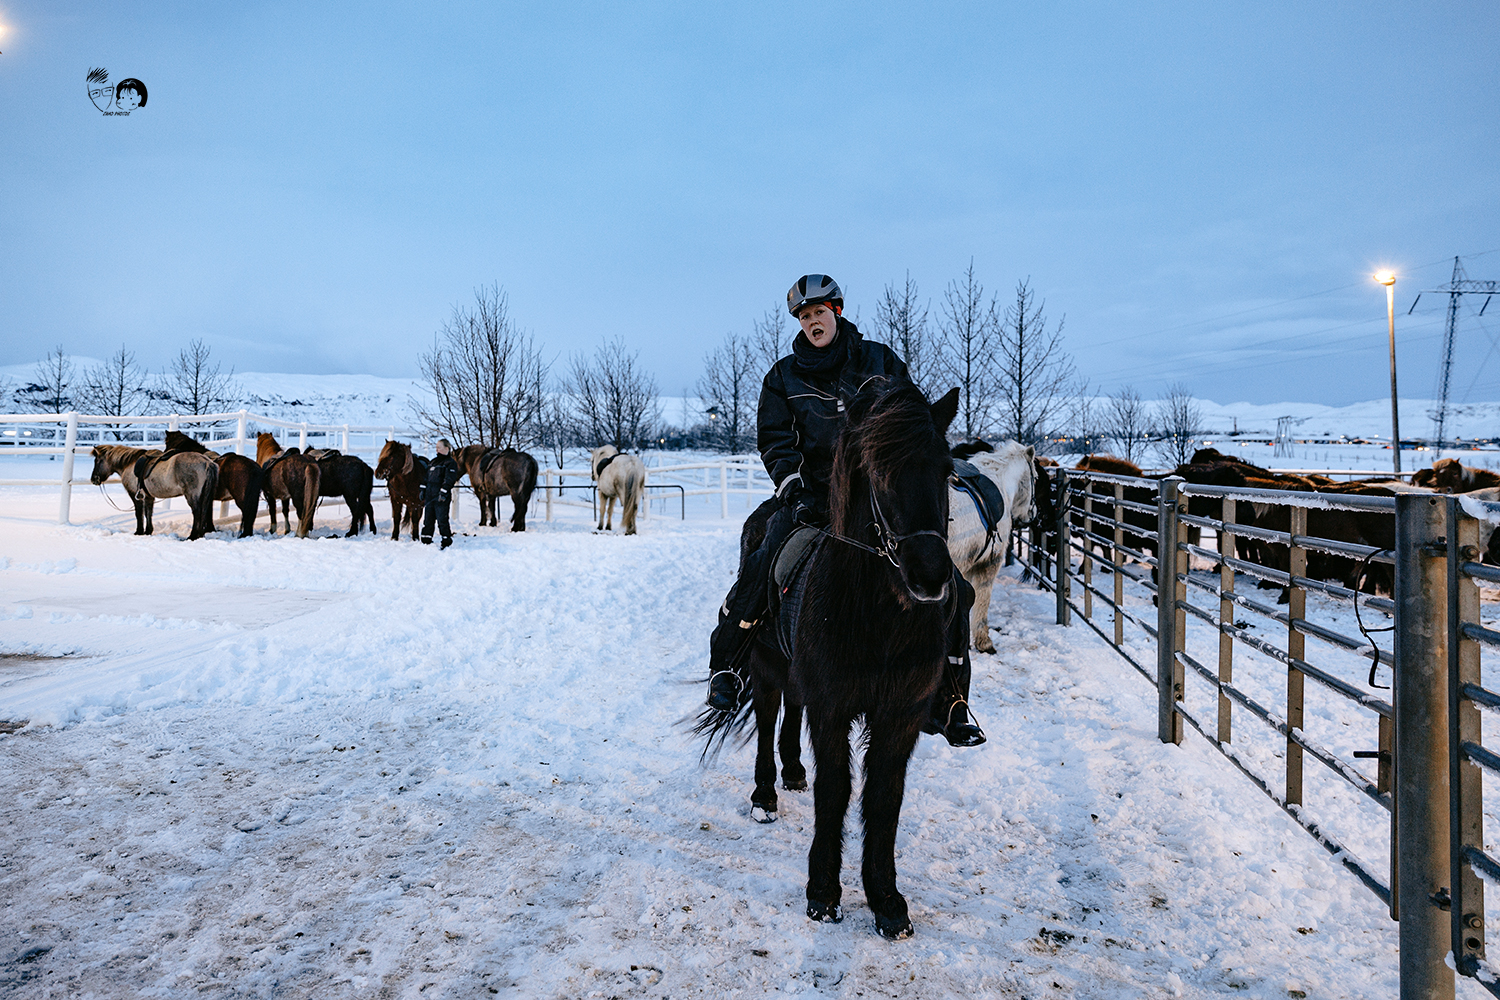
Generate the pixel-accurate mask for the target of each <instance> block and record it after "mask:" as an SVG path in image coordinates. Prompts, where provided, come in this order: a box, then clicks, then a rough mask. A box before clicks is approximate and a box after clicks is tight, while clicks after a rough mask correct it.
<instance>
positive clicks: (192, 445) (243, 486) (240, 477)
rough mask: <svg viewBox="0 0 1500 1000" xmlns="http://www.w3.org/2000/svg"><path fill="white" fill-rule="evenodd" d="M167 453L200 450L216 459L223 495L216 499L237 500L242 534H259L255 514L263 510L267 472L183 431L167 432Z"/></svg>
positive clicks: (245, 459)
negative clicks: (261, 494)
mask: <svg viewBox="0 0 1500 1000" xmlns="http://www.w3.org/2000/svg"><path fill="white" fill-rule="evenodd" d="M167 451H196V452H201V453H202V454H205V455H207V456H208V457H209V458H212V459H213V460H214V461H215V462H217V463H218V465H219V495H218V496H216V497H214V499H215V500H233V501H234V503H235V506H237V507H239V509H240V535H239V537H241V538H249V537H250V536H251V535H253V534H255V514H256V512H257V511H258V510H259V509H260V481H261V478H262V475H263V473H262V472H261V469H260V466H258V465H256V464H255V463H254V462H253V461H251V460H250V459H248V458H246V457H245V456H244V455H236V454H234V453H233V452H230V453H229V454H227V455H220V454H219V453H218V452H216V451H214V450H212V449H210V448H209V447H208V446H206V445H204V444H203V443H202V442H201V441H195V440H193V439H192V438H190V437H188V436H187V435H186V434H184V433H182V432H181V431H167Z"/></svg>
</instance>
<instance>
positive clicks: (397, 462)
mask: <svg viewBox="0 0 1500 1000" xmlns="http://www.w3.org/2000/svg"><path fill="white" fill-rule="evenodd" d="M427 466H428V460H427V459H425V458H423V457H422V456H420V455H417V454H415V453H414V452H413V451H412V448H411V445H409V444H402V443H401V442H400V441H387V442H386V443H385V447H384V448H381V449H380V461H379V462H377V463H376V465H375V476H376V478H378V479H384V480H385V485H386V490H387V491H388V492H389V493H390V495H391V522H392V525H391V541H393V542H395V541H399V540H400V539H401V518H402V516H403V515H402V508H403V507H404V508H405V517H406V522H407V523H408V524H410V525H411V540H412V541H414V542H415V541H416V540H417V529H418V528H419V527H421V522H422V481H423V480H425V479H426V478H427Z"/></svg>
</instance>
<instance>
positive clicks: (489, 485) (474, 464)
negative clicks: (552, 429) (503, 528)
mask: <svg viewBox="0 0 1500 1000" xmlns="http://www.w3.org/2000/svg"><path fill="white" fill-rule="evenodd" d="M453 460H454V461H455V462H457V463H458V469H459V475H460V476H464V475H467V476H468V477H469V485H470V486H472V487H474V497H475V499H477V500H478V501H479V526H480V527H481V528H482V527H484V526H485V525H495V526H497V527H498V526H499V524H500V518H499V517H498V516H496V513H495V503H496V501H497V500H499V498H500V496H501V495H502V494H507V493H508V494H510V502H511V504H512V507H513V512H512V514H511V516H510V530H511V531H525V530H526V506H527V505H528V504H529V503H531V494H532V493H533V492H535V491H536V475H537V465H536V459H534V458H532V457H531V456H530V455H528V454H527V453H526V452H524V451H516V449H514V448H488V447H486V446H484V445H482V444H471V445H468V446H466V447H463V448H460V449H458V450H457V451H455V452H454V453H453Z"/></svg>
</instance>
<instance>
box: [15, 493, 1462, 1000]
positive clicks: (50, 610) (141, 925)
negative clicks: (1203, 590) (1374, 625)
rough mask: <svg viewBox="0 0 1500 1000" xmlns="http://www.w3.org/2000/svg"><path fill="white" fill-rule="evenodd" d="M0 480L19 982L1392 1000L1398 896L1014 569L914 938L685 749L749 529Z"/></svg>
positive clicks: (939, 750) (942, 787) (546, 992)
mask: <svg viewBox="0 0 1500 1000" xmlns="http://www.w3.org/2000/svg"><path fill="white" fill-rule="evenodd" d="M0 495H3V498H4V506H3V512H4V516H3V517H0V653H4V654H6V655H4V656H3V657H0V719H3V720H10V722H11V723H12V724H13V723H15V722H17V721H19V720H23V719H26V720H30V724H29V725H28V726H26V727H25V728H22V729H20V730H19V731H18V732H14V733H13V734H10V735H4V736H0V761H3V762H0V830H3V831H4V833H3V834H0V899H3V908H0V993H8V994H14V995H16V996H27V997H30V996H39V997H41V996H100V997H103V996H111V997H114V996H163V997H174V996H185V995H190V994H191V995H207V996H215V997H271V996H276V997H314V996H315V997H343V996H350V997H359V996H372V997H373V996H391V997H408V996H411V997H415V996H422V997H446V996H452V997H476V996H489V995H495V994H499V995H508V996H527V997H590V996H599V997H625V996H651V997H659V996H660V997H666V996H670V997H725V996H763V995H772V994H774V995H786V996H796V995H806V996H838V997H856V996H865V997H880V996H890V997H894V996H902V997H915V998H929V997H930V998H939V997H943V998H946V997H967V996H995V997H1029V998H1042V997H1067V996H1078V997H1109V998H1114V997H1122V998H1123V997H1141V996H1147V997H1158V996H1160V997H1176V996H1187V997H1206V996H1219V995H1225V994H1229V995H1235V996H1246V997H1260V998H1285V997H1288V996H1289V995H1290V996H1297V995H1300V994H1306V995H1307V996H1309V997H1377V996H1381V997H1383V996H1391V995H1394V993H1395V990H1396V979H1395V968H1396V948H1395V945H1396V929H1395V925H1394V924H1393V923H1391V922H1390V920H1389V918H1388V917H1387V915H1386V913H1385V911H1384V909H1383V907H1382V906H1381V904H1380V903H1379V902H1378V901H1377V900H1376V899H1375V898H1374V897H1373V896H1371V895H1370V894H1369V893H1368V891H1367V890H1365V889H1364V888H1363V887H1362V886H1361V885H1360V884H1359V883H1358V882H1357V881H1355V879H1353V878H1352V877H1350V876H1349V875H1347V874H1345V873H1344V872H1343V871H1342V869H1340V868H1338V867H1337V866H1335V865H1334V864H1333V863H1332V862H1331V861H1330V860H1329V859H1328V857H1327V856H1326V855H1325V853H1324V852H1323V851H1322V849H1321V848H1319V847H1318V846H1317V845H1316V844H1315V843H1314V842H1313V841H1312V840H1311V839H1310V838H1309V837H1307V835H1306V834H1304V833H1302V832H1301V831H1300V830H1299V829H1297V828H1296V827H1295V826H1294V825H1293V824H1292V823H1291V822H1290V821H1289V820H1288V819H1286V818H1285V817H1284V816H1283V815H1282V814H1281V813H1280V812H1279V811H1278V810H1277V809H1276V808H1275V807H1274V806H1272V804H1271V803H1269V802H1268V801H1266V800H1265V799H1264V798H1263V797H1262V796H1261V794H1260V793H1259V792H1258V791H1256V790H1255V789H1254V788H1252V787H1251V786H1250V785H1249V784H1248V783H1246V782H1245V781H1244V780H1243V779H1242V778H1241V777H1240V776H1239V775H1238V774H1237V772H1235V771H1234V770H1233V769H1232V768H1231V767H1230V765H1228V764H1227V763H1226V762H1224V761H1223V760H1222V759H1221V758H1219V757H1218V755H1217V754H1216V753H1215V752H1214V751H1212V750H1211V749H1210V748H1208V747H1207V746H1205V745H1204V744H1203V743H1201V741H1197V740H1196V739H1194V738H1193V737H1189V741H1188V742H1187V743H1186V744H1184V745H1183V746H1182V747H1180V748H1178V747H1167V746H1163V745H1161V744H1160V743H1158V742H1157V739H1156V708H1155V702H1154V694H1153V693H1152V692H1151V690H1150V689H1149V688H1148V687H1147V686H1146V685H1145V684H1144V682H1142V681H1141V680H1140V679H1139V678H1138V677H1137V675H1136V674H1135V673H1134V671H1133V670H1132V669H1131V668H1130V667H1129V666H1128V665H1127V664H1125V663H1124V662H1123V661H1122V660H1120V659H1119V658H1118V657H1117V656H1116V655H1115V654H1113V653H1112V652H1111V651H1109V650H1108V649H1107V647H1105V646H1104V645H1103V644H1102V643H1101V642H1099V641H1098V640H1097V639H1095V638H1094V637H1093V636H1092V634H1091V633H1089V632H1088V631H1087V630H1086V629H1084V628H1082V627H1075V628H1072V629H1062V628H1059V627H1057V626H1055V625H1053V624H1051V621H1052V613H1051V597H1050V596H1049V595H1046V594H1042V593H1039V592H1038V591H1036V590H1035V589H1033V588H1032V587H1031V586H1030V585H1023V584H1021V583H1019V582H1017V581H1015V580H1006V581H1002V584H1001V585H1000V586H998V587H997V588H996V596H995V602H994V608H993V618H992V621H993V624H994V626H995V627H996V628H997V629H998V630H999V632H1000V635H999V637H998V638H997V643H998V645H999V647H1000V652H999V653H998V655H995V656H983V655H980V656H977V657H976V664H975V666H976V674H975V689H976V694H975V699H974V700H975V706H976V710H977V712H978V714H979V715H980V717H981V718H982V721H983V722H984V724H985V725H986V727H987V729H988V731H989V734H990V742H989V743H988V744H987V745H985V746H983V747H981V748H977V749H970V750H953V749H950V748H949V747H947V746H946V745H945V744H943V743H942V742H940V741H938V740H936V739H933V738H924V739H923V741H922V742H921V744H920V745H919V747H918V750H917V754H916V756H915V758H914V760H913V762H912V768H911V778H910V781H909V784H908V795H907V803H906V808H905V811H904V813H903V816H902V825H901V834H900V839H899V843H898V851H899V854H898V864H899V866H900V871H901V876H902V880H903V888H904V891H905V892H906V894H907V896H908V898H909V899H910V901H911V904H912V915H913V919H914V921H915V923H916V929H917V931H916V936H915V937H913V938H912V939H910V940H907V941H903V942H896V943H892V942H888V941H885V940H883V939H881V938H879V937H878V936H877V935H876V934H875V933H874V930H873V922H872V920H871V918H870V917H869V914H868V911H867V910H866V909H865V908H864V906H863V893H862V891H861V888H860V885H859V862H858V857H859V854H858V852H859V828H858V820H857V818H856V817H857V813H854V812H852V813H851V819H850V822H849V830H848V835H849V841H850V848H849V850H848V852H847V857H846V861H845V871H844V882H845V887H846V895H845V902H846V907H847V912H848V917H847V918H846V919H845V921H844V922H843V923H842V924H839V925H823V924H812V923H810V922H808V921H807V920H806V919H805V917H804V916H803V915H802V908H803V905H804V898H803V881H804V871H805V869H804V865H805V857H806V851H807V847H808V844H809V841H810V838H811V811H812V810H811V807H812V803H811V795H810V793H800V794H795V793H785V794H783V797H782V810H783V814H782V815H783V818H782V820H781V822H779V823H776V824H774V825H771V826H760V825H757V824H755V823H754V822H752V821H751V820H750V818H749V816H748V807H749V801H748V796H749V791H750V772H751V754H750V751H749V750H748V749H739V750H734V751H732V752H728V753H726V754H725V755H724V756H723V757H722V758H720V760H719V761H718V762H717V763H715V764H712V765H710V766H702V765H700V763H699V759H698V747H697V746H696V745H695V744H694V743H693V741H692V740H691V739H690V738H689V736H688V734H687V732H686V729H685V726H684V724H683V723H684V720H685V719H686V718H687V717H689V716H690V715H692V714H693V713H694V712H695V711H696V709H697V707H698V706H699V704H700V702H701V699H702V695H703V684H702V678H703V675H704V657H705V638H706V635H707V630H708V628H709V626H710V624H711V622H712V619H713V615H714V610H715V608H716V607H717V604H718V601H719V599H720V597H721V595H722V593H723V591H724V589H725V587H726V585H727V584H728V582H729V579H730V576H731V574H732V573H733V562H732V560H733V554H734V550H735V540H736V533H737V528H738V523H737V522H736V521H733V520H731V521H727V522H726V521H721V520H719V519H717V518H716V517H696V516H695V517H692V518H690V519H689V520H687V521H686V522H683V521H679V520H676V519H674V518H667V517H662V516H660V515H657V516H653V517H652V518H650V519H648V520H647V521H645V522H643V528H642V533H641V534H640V535H638V536H635V537H632V538H625V537H622V536H619V535H612V536H601V535H596V534H594V533H592V531H591V530H590V527H591V526H590V525H589V524H588V523H587V512H585V511H578V510H577V509H568V510H564V509H561V508H560V509H559V511H558V513H559V518H558V520H556V521H554V522H552V523H545V522H543V521H542V520H541V519H540V517H537V518H535V519H534V520H533V530H531V531H528V532H527V533H526V534H524V535H514V534H510V533H507V532H503V531H495V530H493V529H483V530H481V529H475V528H472V527H469V528H467V529H466V530H467V532H468V534H466V535H465V536H463V537H460V538H459V539H458V543H457V545H455V547H454V548H453V549H451V550H449V551H448V552H442V553H440V552H438V551H437V550H436V549H435V548H428V547H423V546H420V545H414V544H412V543H410V542H404V541H403V542H401V543H392V542H391V541H389V540H388V539H387V538H385V537H381V538H378V539H372V538H370V537H369V536H368V535H367V536H364V537H362V538H359V539H344V538H342V537H330V536H331V534H332V533H331V532H329V531H328V530H327V529H323V528H320V529H319V531H318V534H319V535H320V536H322V537H318V538H315V539H309V540H301V541H299V540H297V539H295V538H269V537H266V536H264V535H260V536H257V537H255V538H252V539H246V540H235V539H232V538H230V537H229V536H228V535H227V534H220V535H217V536H213V537H210V538H207V539H204V540H202V541H199V542H194V543H189V542H186V541H181V540H179V539H177V538H175V537H173V536H172V535H170V534H160V535H157V536H155V537H152V538H135V537H133V536H131V535H130V534H128V533H126V532H128V523H127V518H126V516H124V515H121V514H118V513H116V512H115V511H113V510H111V509H110V508H108V507H107V506H105V505H104V503H103V501H102V500H101V499H100V497H99V496H98V494H97V493H96V492H94V491H83V490H81V491H79V493H78V495H77V498H76V500H75V506H74V521H75V526H72V527H60V526H57V525H56V524H54V523H51V522H52V520H53V519H54V518H55V516H56V509H57V508H56V495H55V493H54V492H53V491H50V490H46V489H27V488H7V489H5V490H4V491H3V494H0ZM381 506H382V505H381V504H379V503H377V510H378V511H379V512H380V513H382V514H387V513H388V508H387V509H385V510H380V508H381ZM502 507H504V502H502ZM731 510H732V513H734V514H735V515H736V516H742V513H743V508H742V506H741V505H740V503H739V502H738V501H736V503H735V505H734V506H733V507H732V508H731ZM468 513H469V514H470V515H471V516H472V514H473V510H472V508H470V509H469V511H468ZM715 513H717V512H716V511H715ZM177 516H178V517H181V516H182V512H181V510H180V506H179V508H178V511H177ZM382 525H383V526H384V527H386V529H387V530H388V524H386V522H384V521H383V520H382ZM161 528H162V522H161V521H160V520H159V521H158V530H161ZM1248 669H1249V668H1248V667H1243V668H1242V669H1241V672H1240V673H1238V674H1237V677H1244V676H1246V674H1247V672H1248ZM1267 676H1268V678H1269V680H1268V681H1267V682H1266V683H1267V684H1269V685H1271V687H1272V688H1274V685H1275V677H1274V675H1272V674H1267ZM1311 700H1312V699H1311V698H1310V701H1311ZM1272 704H1276V702H1275V701H1273V702H1272ZM1314 714H1316V713H1314ZM1318 718H1319V719H1320V720H1322V721H1326V722H1327V723H1328V725H1332V726H1337V724H1338V723H1337V718H1336V714H1335V716H1330V717H1328V718H1327V719H1325V718H1324V717H1322V716H1319V717H1318ZM1244 725H1245V726H1247V727H1248V726H1249V723H1248V722H1247V723H1245V724H1244ZM9 728H12V726H0V731H4V730H6V729H9ZM1362 738H1363V734H1360V735H1359V736H1354V735H1351V736H1350V737H1349V738H1348V740H1349V741H1352V742H1351V745H1356V746H1360V747H1363V746H1364V745H1365V744H1364V743H1362V742H1360V739H1362ZM1266 755H1267V757H1266V759H1267V760H1268V761H1270V762H1271V763H1272V764H1274V748H1271V749H1270V750H1267V751H1266ZM1315 766H1316V765H1313V764H1309V768H1310V770H1311V769H1312V768H1314V767H1315ZM1339 810H1340V811H1339V812H1338V815H1336V816H1335V817H1334V818H1335V819H1337V820H1338V821H1339V822H1340V823H1352V822H1357V821H1358V813H1357V810H1356V808H1355V807H1349V808H1348V809H1343V808H1342V807H1339ZM1372 822H1373V821H1372ZM1381 833H1382V831H1381V830H1380V829H1379V827H1378V826H1377V827H1376V829H1375V831H1374V833H1373V834H1372V835H1371V837H1370V838H1368V839H1369V843H1368V844H1365V843H1361V844H1360V845H1359V846H1360V847H1361V848H1362V849H1363V850H1365V851H1366V852H1367V853H1368V854H1373V855H1375V858H1373V859H1372V860H1378V852H1379V850H1380V844H1381V843H1382V840H1381ZM1459 992H1460V995H1461V996H1469V995H1473V996H1478V995H1480V991H1479V990H1478V988H1477V987H1476V986H1475V984H1472V983H1468V982H1461V983H1460V985H1459Z"/></svg>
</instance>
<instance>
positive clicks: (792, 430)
mask: <svg viewBox="0 0 1500 1000" xmlns="http://www.w3.org/2000/svg"><path fill="white" fill-rule="evenodd" d="M843 310H844V297H843V292H842V291H840V289H839V286H838V284H837V283H836V282H834V280H833V279H832V278H830V277H828V276H827V275H823V274H809V275H805V276H803V277H802V278H799V279H798V280H797V283H796V284H795V285H793V286H792V289H791V291H789V292H788V293H787V311H788V312H790V313H791V314H792V316H793V317H795V318H796V319H797V321H798V323H800V324H801V325H802V332H801V333H799V334H797V338H796V340H794V341H793V342H792V353H791V354H789V355H787V356H786V357H784V358H782V359H781V360H780V361H778V362H776V364H775V365H773V366H772V368H771V370H770V371H769V372H767V373H766V377H765V379H764V381H762V383H761V390H760V407H759V410H758V413H757V416H756V426H757V433H756V444H757V446H758V447H759V449H760V455H761V460H762V461H763V462H764V463H765V466H766V472H767V473H769V474H770V476H771V481H772V482H773V483H775V484H776V495H777V496H778V497H780V498H781V500H782V506H781V508H780V509H779V510H777V511H776V512H775V513H773V514H772V515H771V516H770V518H769V519H768V521H767V522H766V537H765V540H764V541H763V542H762V543H761V546H760V548H758V549H757V550H756V551H754V552H752V553H750V554H748V555H747V556H746V557H745V560H744V563H743V564H742V565H741V566H740V575H739V579H738V580H736V581H735V585H734V586H733V587H732V588H730V591H729V596H728V597H726V598H725V600H724V604H723V606H722V607H721V608H720V610H719V625H718V627H717V628H715V629H714V633H713V636H712V638H711V639H710V640H709V694H708V706H709V707H710V708H712V709H715V710H719V711H730V710H734V709H737V708H738V706H739V704H740V702H741V699H742V698H743V697H744V696H745V694H746V693H747V692H746V687H747V685H746V678H745V676H744V675H743V673H742V671H743V670H744V667H745V662H746V659H747V657H746V656H745V654H746V652H748V648H749V643H750V642H751V641H753V635H754V631H755V628H756V626H757V625H759V624H760V621H761V619H762V618H763V617H764V616H765V614H766V612H767V611H768V610H769V608H768V600H767V595H766V592H767V588H768V585H769V577H770V572H771V561H772V560H773V559H774V558H775V556H776V553H777V552H778V551H779V550H780V548H781V545H782V543H783V542H785V541H786V538H787V536H788V535H790V534H791V532H792V529H793V528H795V527H796V526H797V525H798V524H812V525H816V526H818V527H825V526H826V525H827V523H828V490H829V478H830V476H831V475H832V473H833V449H834V445H835V443H836V442H837V441H838V436H839V431H840V429H841V427H842V425H843V416H844V409H845V407H846V406H847V405H848V404H849V403H850V401H852V400H853V398H854V396H855V394H856V393H858V392H859V391H860V389H861V388H863V387H864V385H865V384H866V383H867V382H869V381H870V380H871V379H873V378H879V377H886V378H892V379H899V380H901V381H903V382H909V381H911V375H910V374H909V373H908V371H907V368H906V363H905V362H903V361H902V360H901V359H900V358H899V357H897V356H896V352H895V351H892V350H891V349H890V348H889V347H887V346H886V345H884V344H878V343H876V342H874V341H871V340H866V339H865V338H864V336H863V335H862V334H861V333H860V332H859V328H858V327H856V326H855V325H854V324H853V323H851V322H850V321H849V320H847V319H845V318H844V316H843ZM954 584H955V586H954V593H955V594H956V595H957V599H958V600H959V601H960V603H961V605H962V606H961V607H960V608H959V610H958V613H957V614H956V615H955V616H954V621H955V622H957V623H958V624H957V625H956V627H955V628H954V629H952V630H950V631H951V632H952V635H951V636H950V642H949V646H950V649H949V656H948V664H949V666H948V676H946V677H945V680H944V683H943V686H942V688H941V690H940V692H939V693H938V694H937V695H935V696H934V699H933V702H934V704H933V707H932V715H933V721H932V723H931V724H930V725H929V727H928V731H929V732H933V733H939V732H940V733H942V734H943V735H944V736H945V737H946V738H947V740H948V742H949V743H951V744H953V745H954V746H975V745H977V744H979V743H983V742H984V740H985V737H984V732H983V730H981V729H980V728H979V727H978V726H977V725H974V724H973V723H972V722H970V721H969V717H968V712H967V707H968V694H969V673H970V664H969V655H968V628H967V625H966V623H967V622H968V617H969V615H968V612H969V608H970V607H972V605H973V603H974V589H973V588H972V587H970V586H969V584H968V583H967V581H965V580H964V579H963V577H962V576H959V575H958V573H957V571H955V573H954Z"/></svg>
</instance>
